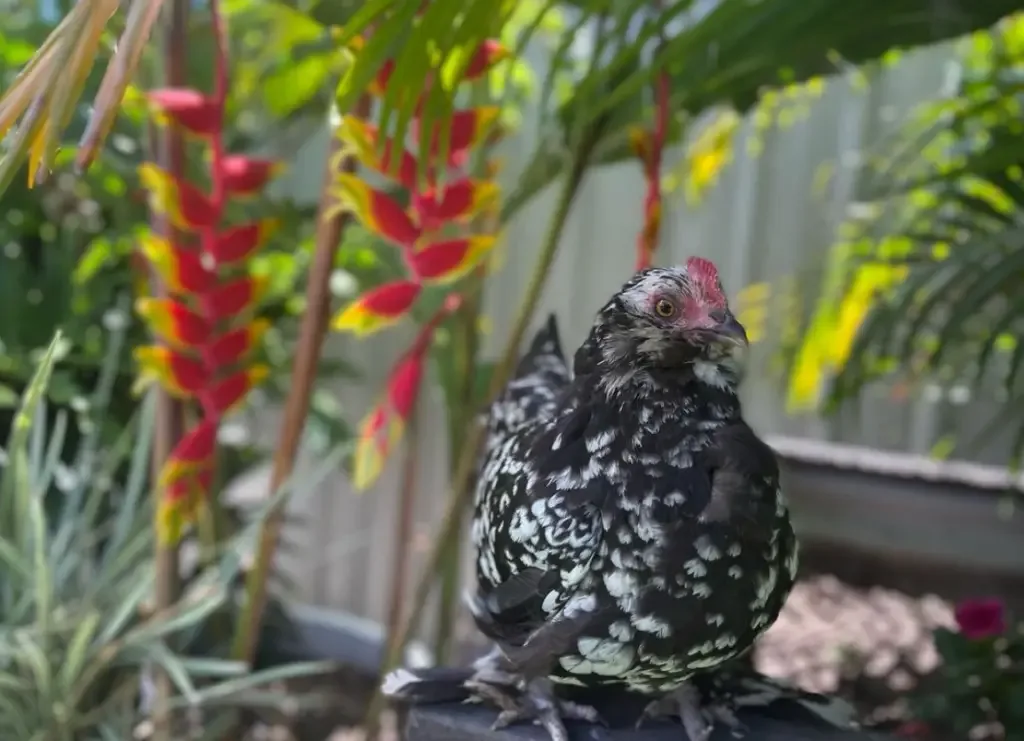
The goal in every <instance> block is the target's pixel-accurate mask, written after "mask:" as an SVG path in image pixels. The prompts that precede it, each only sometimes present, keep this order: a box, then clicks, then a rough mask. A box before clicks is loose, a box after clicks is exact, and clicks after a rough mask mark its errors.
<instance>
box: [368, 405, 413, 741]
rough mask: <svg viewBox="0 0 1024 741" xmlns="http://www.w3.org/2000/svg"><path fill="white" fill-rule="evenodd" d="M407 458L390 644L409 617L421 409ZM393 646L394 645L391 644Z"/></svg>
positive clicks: (372, 731) (372, 719)
mask: <svg viewBox="0 0 1024 741" xmlns="http://www.w3.org/2000/svg"><path fill="white" fill-rule="evenodd" d="M405 424H406V432H405V456H404V458H403V460H402V478H401V480H400V481H399V483H398V518H397V521H396V527H395V546H394V548H395V555H394V562H393V564H392V566H391V598H390V600H389V602H388V622H387V628H388V641H393V640H394V639H395V637H396V636H397V635H398V631H399V629H400V628H401V627H402V616H403V615H404V614H405V593H406V582H407V578H406V577H407V574H408V571H409V552H410V548H411V545H412V539H413V512H414V509H415V507H416V477H417V473H418V469H419V445H420V436H419V410H418V409H417V408H416V407H414V408H413V410H412V413H411V414H410V415H409V418H408V419H407V420H406V423H405ZM389 647H390V644H389ZM388 650H390V648H389V649H388ZM379 711H380V708H378V712H375V713H372V714H369V715H368V716H367V718H366V722H365V724H364V734H365V737H366V739H367V741H373V740H374V739H376V738H377V734H378V733H379V731H380V712H379Z"/></svg>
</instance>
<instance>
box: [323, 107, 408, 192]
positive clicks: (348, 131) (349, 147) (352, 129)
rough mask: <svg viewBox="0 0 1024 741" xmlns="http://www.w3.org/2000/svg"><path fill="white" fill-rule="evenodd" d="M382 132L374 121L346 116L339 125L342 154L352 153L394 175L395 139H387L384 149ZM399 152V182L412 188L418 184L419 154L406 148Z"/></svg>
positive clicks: (388, 174)
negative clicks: (415, 155)
mask: <svg viewBox="0 0 1024 741" xmlns="http://www.w3.org/2000/svg"><path fill="white" fill-rule="evenodd" d="M379 136H380V134H379V132H378V130H377V127H376V126H374V125H373V124H370V123H366V122H365V121H363V120H361V119H359V118H356V117H355V116H351V115H347V116H343V117H342V119H341V125H340V126H339V127H338V138H339V139H341V142H342V144H343V145H344V146H343V147H342V152H340V153H339V156H348V155H349V154H351V155H353V156H354V157H355V158H356V159H358V160H359V162H360V163H361V164H363V165H365V166H366V167H369V168H370V169H372V170H376V171H377V172H379V173H381V174H382V175H385V176H388V177H392V175H391V167H392V165H393V164H394V163H393V160H392V158H393V157H394V156H395V153H394V150H395V146H394V141H391V140H389V141H387V142H386V143H385V144H384V147H383V152H382V151H381V147H380V140H379ZM399 156H400V157H401V162H400V163H399V165H398V171H397V174H396V176H397V178H398V182H400V183H401V184H402V185H404V186H405V187H406V188H408V189H410V190H412V189H414V188H415V187H416V158H415V157H413V156H412V154H411V153H410V152H408V151H406V150H405V149H404V148H403V149H402V150H401V152H400V153H399Z"/></svg>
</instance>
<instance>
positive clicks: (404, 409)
mask: <svg viewBox="0 0 1024 741" xmlns="http://www.w3.org/2000/svg"><path fill="white" fill-rule="evenodd" d="M425 349H426V345H425V344H424V345H423V346H422V349H417V351H416V352H412V353H409V355H408V356H407V357H405V358H403V359H402V360H401V361H399V363H398V365H396V366H395V368H394V370H392V371H391V376H390V377H389V378H388V404H390V406H391V409H392V411H394V413H395V417H394V418H393V421H395V422H398V423H399V424H401V423H402V422H404V421H405V420H407V419H408V418H409V415H410V414H411V413H412V408H413V406H415V404H416V397H417V396H419V393H420V382H421V381H422V380H423V356H424V350H425Z"/></svg>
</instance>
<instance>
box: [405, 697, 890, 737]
mask: <svg viewBox="0 0 1024 741" xmlns="http://www.w3.org/2000/svg"><path fill="white" fill-rule="evenodd" d="M615 710H618V708H608V707H606V706H604V705H602V706H601V711H602V712H603V713H604V714H605V715H606V716H610V715H611V713H612V712H614V711H615ZM495 717H496V716H495V713H494V711H492V710H489V709H487V708H485V707H476V706H470V705H429V706H419V707H413V708H410V709H409V711H408V716H407V719H406V724H405V731H406V735H405V738H406V741H548V739H547V736H546V734H545V733H544V731H543V729H541V728H538V727H536V726H528V725H515V726H511V727H509V728H505V729H502V730H500V731H492V730H491V724H492V723H493V722H494V719H495ZM740 717H741V718H742V719H743V721H744V722H745V723H746V724H747V727H748V732H747V734H746V736H745V737H744V738H745V739H746V740H747V741H883V739H884V738H885V737H883V736H879V735H875V734H871V733H866V732H862V731H855V730H850V731H843V730H838V729H834V728H823V727H819V726H817V725H814V724H810V723H800V722H796V721H787V720H784V719H780V718H770V717H766V716H764V715H757V714H753V713H749V714H741V716H740ZM608 720H609V723H613V724H614V726H613V727H611V728H603V727H600V726H594V725H589V724H584V723H569V724H567V727H568V729H569V736H570V741H686V733H685V731H683V728H682V726H680V725H678V724H673V723H668V722H657V723H655V722H651V723H650V724H648V725H645V726H644V727H643V728H640V729H634V728H633V727H632V724H630V723H617V722H616V719H614V718H611V717H608ZM618 720H619V721H622V718H619V719H618ZM732 739H733V736H732V735H731V734H730V732H729V730H728V729H726V728H717V729H716V730H715V733H714V734H713V735H712V736H711V741H732Z"/></svg>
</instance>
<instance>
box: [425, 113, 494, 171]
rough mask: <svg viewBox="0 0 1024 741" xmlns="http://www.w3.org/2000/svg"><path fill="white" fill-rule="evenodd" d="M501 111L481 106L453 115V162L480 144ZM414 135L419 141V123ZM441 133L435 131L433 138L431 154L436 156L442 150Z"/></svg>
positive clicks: (450, 148)
mask: <svg viewBox="0 0 1024 741" xmlns="http://www.w3.org/2000/svg"><path fill="white" fill-rule="evenodd" d="M499 113H501V110H500V109H499V108H498V106H480V107H478V108H469V109H466V110H462V111H455V113H454V114H452V120H451V133H450V134H449V139H448V157H449V160H451V159H452V158H453V157H455V158H457V157H458V155H460V154H462V155H464V154H465V152H466V150H468V149H470V148H471V147H473V146H475V145H476V144H478V143H479V142H480V140H481V139H482V138H483V136H484V135H485V134H487V133H488V130H489V129H490V128H491V124H493V123H494V122H495V121H496V120H497V118H498V115H499ZM413 130H414V133H415V135H416V137H417V139H418V138H419V137H420V136H421V132H420V130H419V122H418V121H417V122H414V126H413ZM440 141H441V137H440V132H439V131H436V130H435V131H434V134H433V136H432V137H431V144H430V153H431V154H434V155H436V154H437V153H438V151H439V150H440V148H441V147H440Z"/></svg>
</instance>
